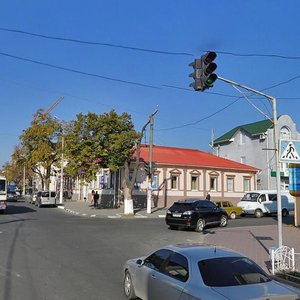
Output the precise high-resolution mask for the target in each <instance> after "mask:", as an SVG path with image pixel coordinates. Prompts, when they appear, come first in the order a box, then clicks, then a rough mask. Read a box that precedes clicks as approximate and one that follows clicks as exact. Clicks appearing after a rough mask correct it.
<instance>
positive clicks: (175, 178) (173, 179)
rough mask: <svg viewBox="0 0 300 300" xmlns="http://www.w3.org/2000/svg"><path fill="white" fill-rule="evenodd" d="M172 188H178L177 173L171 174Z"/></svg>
mask: <svg viewBox="0 0 300 300" xmlns="http://www.w3.org/2000/svg"><path fill="white" fill-rule="evenodd" d="M171 189H172V190H178V176H177V175H172V176H171Z"/></svg>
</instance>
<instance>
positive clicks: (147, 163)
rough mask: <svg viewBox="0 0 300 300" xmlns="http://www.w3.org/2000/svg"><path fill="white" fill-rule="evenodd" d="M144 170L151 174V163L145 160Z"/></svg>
mask: <svg viewBox="0 0 300 300" xmlns="http://www.w3.org/2000/svg"><path fill="white" fill-rule="evenodd" d="M144 170H145V174H146V175H150V165H149V162H147V161H144Z"/></svg>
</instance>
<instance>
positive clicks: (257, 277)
mask: <svg viewBox="0 0 300 300" xmlns="http://www.w3.org/2000/svg"><path fill="white" fill-rule="evenodd" d="M198 267H199V270H200V273H201V276H202V279H203V282H204V283H205V284H206V285H207V286H215V287H217V286H219V287H221V286H222V287H224V286H236V285H247V284H254V283H262V282H267V281H270V280H271V279H270V278H269V276H268V275H267V274H266V273H265V272H264V271H263V270H262V269H261V268H260V267H259V266H258V265H257V264H256V263H254V262H253V261H252V260H250V259H248V258H246V257H221V258H213V259H206V260H201V261H199V262H198Z"/></svg>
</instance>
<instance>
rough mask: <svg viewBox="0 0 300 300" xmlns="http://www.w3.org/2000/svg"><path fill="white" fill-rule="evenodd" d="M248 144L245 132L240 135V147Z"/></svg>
mask: <svg viewBox="0 0 300 300" xmlns="http://www.w3.org/2000/svg"><path fill="white" fill-rule="evenodd" d="M245 143H246V135H245V133H244V132H241V133H240V145H244V144H245Z"/></svg>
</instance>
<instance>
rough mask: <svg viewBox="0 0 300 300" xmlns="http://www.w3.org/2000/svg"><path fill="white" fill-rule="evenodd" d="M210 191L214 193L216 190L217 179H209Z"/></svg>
mask: <svg viewBox="0 0 300 300" xmlns="http://www.w3.org/2000/svg"><path fill="white" fill-rule="evenodd" d="M209 188H210V190H211V191H216V190H217V177H210V187H209Z"/></svg>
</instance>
